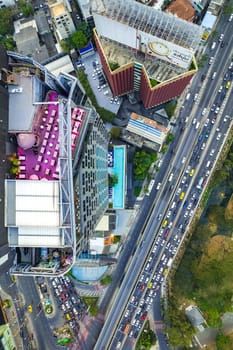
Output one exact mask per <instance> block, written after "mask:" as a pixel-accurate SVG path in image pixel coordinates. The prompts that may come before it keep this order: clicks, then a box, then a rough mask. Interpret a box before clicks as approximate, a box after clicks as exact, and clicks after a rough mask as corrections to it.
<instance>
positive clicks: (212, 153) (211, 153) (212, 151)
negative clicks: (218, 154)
mask: <svg viewBox="0 0 233 350" xmlns="http://www.w3.org/2000/svg"><path fill="white" fill-rule="evenodd" d="M214 152H215V149H214V148H213V149H212V150H211V152H210V156H211V157H212V156H213V155H214Z"/></svg>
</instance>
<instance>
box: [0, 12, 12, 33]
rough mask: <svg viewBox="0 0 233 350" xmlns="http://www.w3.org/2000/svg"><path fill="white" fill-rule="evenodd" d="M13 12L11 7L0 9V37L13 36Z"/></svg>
mask: <svg viewBox="0 0 233 350" xmlns="http://www.w3.org/2000/svg"><path fill="white" fill-rule="evenodd" d="M14 13H15V10H14V8H13V7H3V8H1V9H0V37H2V36H6V35H13V33H14V26H13V15H14Z"/></svg>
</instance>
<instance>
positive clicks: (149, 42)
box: [137, 31, 194, 69]
mask: <svg viewBox="0 0 233 350" xmlns="http://www.w3.org/2000/svg"><path fill="white" fill-rule="evenodd" d="M137 39H138V40H137V49H138V50H140V51H143V52H145V53H148V54H150V55H152V56H155V57H158V58H159V59H161V60H164V61H167V62H170V63H171V64H174V65H177V66H179V67H182V68H185V69H187V68H189V66H190V64H191V61H192V57H193V55H194V52H193V50H192V49H187V48H184V47H182V46H179V45H176V44H174V43H172V42H170V41H166V40H163V39H160V38H158V37H156V36H152V35H150V34H147V33H145V32H142V31H138V34H137Z"/></svg>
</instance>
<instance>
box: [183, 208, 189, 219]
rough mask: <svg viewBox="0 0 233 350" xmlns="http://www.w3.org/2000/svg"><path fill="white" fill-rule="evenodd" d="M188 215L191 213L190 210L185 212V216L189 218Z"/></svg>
mask: <svg viewBox="0 0 233 350" xmlns="http://www.w3.org/2000/svg"><path fill="white" fill-rule="evenodd" d="M188 215H189V211H188V210H186V212H185V213H184V218H187V216H188Z"/></svg>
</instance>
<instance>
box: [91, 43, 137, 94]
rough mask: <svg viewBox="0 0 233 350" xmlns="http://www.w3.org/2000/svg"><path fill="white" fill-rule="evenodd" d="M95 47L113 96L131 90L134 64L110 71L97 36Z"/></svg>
mask: <svg viewBox="0 0 233 350" xmlns="http://www.w3.org/2000/svg"><path fill="white" fill-rule="evenodd" d="M95 42H96V47H97V50H98V53H99V56H100V60H101V64H102V67H103V71H104V73H105V76H106V78H107V80H108V83H109V85H110V87H111V90H112V93H113V95H114V96H121V95H125V94H127V93H129V92H132V91H133V73H134V65H133V63H132V64H129V65H127V66H126V67H124V68H122V69H121V70H120V71H118V72H112V71H111V69H110V67H109V65H108V62H107V60H106V58H105V56H104V53H103V50H102V47H101V45H100V43H99V40H98V37H97V36H95Z"/></svg>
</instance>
